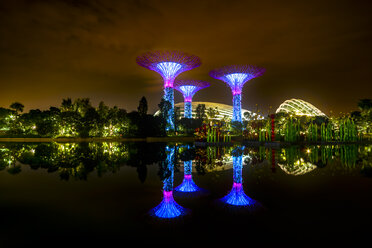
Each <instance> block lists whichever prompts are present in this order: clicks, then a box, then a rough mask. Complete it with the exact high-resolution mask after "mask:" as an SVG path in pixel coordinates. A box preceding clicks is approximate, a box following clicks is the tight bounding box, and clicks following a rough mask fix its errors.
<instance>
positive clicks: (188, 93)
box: [174, 80, 210, 119]
mask: <svg viewBox="0 0 372 248" xmlns="http://www.w3.org/2000/svg"><path fill="white" fill-rule="evenodd" d="M209 86H210V84H209V83H208V82H205V81H200V80H176V81H175V83H174V88H175V89H176V90H178V91H179V92H181V93H182V95H183V99H184V109H183V110H184V116H185V118H188V119H191V118H192V104H191V102H192V97H193V96H194V94H195V93H196V92H198V91H199V90H201V89H204V88H206V87H209Z"/></svg>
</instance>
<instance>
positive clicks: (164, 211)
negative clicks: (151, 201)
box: [150, 146, 185, 219]
mask: <svg viewBox="0 0 372 248" xmlns="http://www.w3.org/2000/svg"><path fill="white" fill-rule="evenodd" d="M166 153H167V158H166V160H165V161H164V165H165V166H164V168H163V174H164V175H165V178H164V179H163V200H162V201H161V203H160V204H159V205H158V206H156V207H155V208H153V209H152V210H151V211H150V214H151V215H153V216H156V217H158V218H163V219H170V218H175V217H179V216H181V215H183V214H184V213H185V209H184V208H183V207H182V206H180V205H179V204H178V203H177V202H176V201H175V200H174V198H173V176H174V156H175V147H169V146H167V147H166Z"/></svg>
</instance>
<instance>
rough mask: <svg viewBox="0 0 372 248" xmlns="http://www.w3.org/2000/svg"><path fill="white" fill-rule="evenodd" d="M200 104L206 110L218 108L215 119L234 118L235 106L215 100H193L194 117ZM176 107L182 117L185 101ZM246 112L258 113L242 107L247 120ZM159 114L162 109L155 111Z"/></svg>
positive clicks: (254, 114)
mask: <svg viewBox="0 0 372 248" xmlns="http://www.w3.org/2000/svg"><path fill="white" fill-rule="evenodd" d="M199 104H204V105H205V111H206V112H207V110H208V109H209V108H212V109H216V108H217V110H218V114H217V115H216V118H214V119H217V120H221V119H222V118H224V117H225V116H227V118H229V119H232V116H233V107H232V106H231V105H227V104H222V103H215V102H192V117H193V118H195V115H196V108H197V106H198V105H199ZM174 107H175V108H177V107H179V108H180V111H181V113H180V116H181V117H182V116H184V112H183V107H184V103H183V102H180V103H177V104H175V105H174ZM246 112H248V113H250V116H252V117H254V116H256V113H252V112H251V111H249V110H247V109H242V118H243V120H246V118H245V117H244V113H246ZM159 114H160V111H159V110H158V111H157V112H156V113H155V115H159ZM258 119H263V117H262V116H260V115H258Z"/></svg>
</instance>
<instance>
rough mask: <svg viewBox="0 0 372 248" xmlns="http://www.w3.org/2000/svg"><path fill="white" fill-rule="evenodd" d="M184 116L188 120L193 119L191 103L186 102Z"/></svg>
mask: <svg viewBox="0 0 372 248" xmlns="http://www.w3.org/2000/svg"><path fill="white" fill-rule="evenodd" d="M184 116H185V118H187V119H191V118H192V105H191V102H186V101H185V105H184Z"/></svg>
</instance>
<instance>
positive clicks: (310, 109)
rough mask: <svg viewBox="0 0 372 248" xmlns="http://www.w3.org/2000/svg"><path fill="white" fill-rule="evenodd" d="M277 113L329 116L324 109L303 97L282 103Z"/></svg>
mask: <svg viewBox="0 0 372 248" xmlns="http://www.w3.org/2000/svg"><path fill="white" fill-rule="evenodd" d="M276 113H289V114H293V115H300V116H301V115H307V116H324V117H327V116H326V115H325V114H324V113H323V112H322V111H320V110H319V109H318V108H316V107H315V106H314V105H312V104H310V103H308V102H305V101H304V100H301V99H290V100H286V101H284V102H283V103H282V104H280V106H279V108H278V109H277V110H276Z"/></svg>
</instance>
